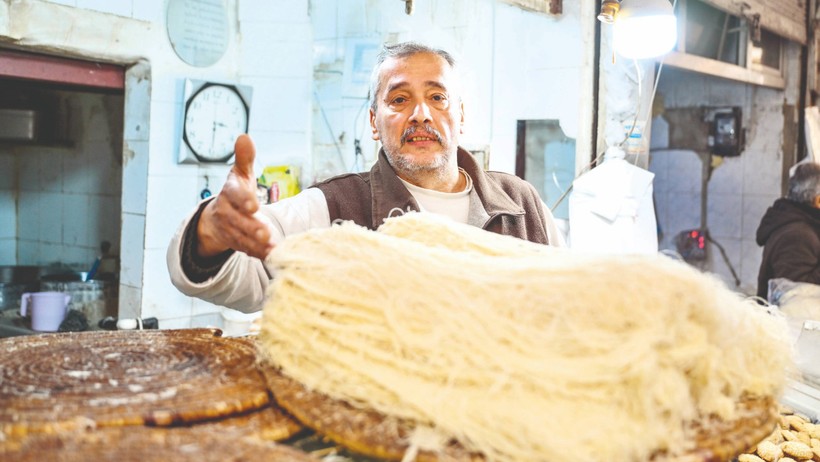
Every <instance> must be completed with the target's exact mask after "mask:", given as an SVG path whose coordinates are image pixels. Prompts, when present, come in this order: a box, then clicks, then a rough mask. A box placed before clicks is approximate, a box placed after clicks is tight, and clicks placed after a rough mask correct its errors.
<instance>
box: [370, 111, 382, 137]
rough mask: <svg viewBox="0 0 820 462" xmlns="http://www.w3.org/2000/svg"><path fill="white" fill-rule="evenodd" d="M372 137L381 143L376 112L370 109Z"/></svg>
mask: <svg viewBox="0 0 820 462" xmlns="http://www.w3.org/2000/svg"><path fill="white" fill-rule="evenodd" d="M370 137H371V138H373V139H374V140H376V141H379V139H380V138H379V130H378V129H377V128H376V112H375V111H373V109H372V108H371V109H370Z"/></svg>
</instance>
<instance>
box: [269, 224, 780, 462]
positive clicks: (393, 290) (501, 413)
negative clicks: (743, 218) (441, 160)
mask: <svg viewBox="0 0 820 462" xmlns="http://www.w3.org/2000/svg"><path fill="white" fill-rule="evenodd" d="M268 263H270V264H272V265H274V266H275V267H276V268H277V270H276V277H275V279H274V282H273V283H272V285H271V287H270V289H269V293H268V301H267V302H266V306H265V308H264V315H263V320H262V326H261V332H260V336H259V337H260V342H261V348H262V351H263V354H264V356H265V358H266V360H268V361H270V362H272V363H273V364H275V365H276V366H279V367H281V369H282V372H283V373H284V374H286V375H288V376H290V377H292V378H294V379H295V380H297V381H299V382H301V383H303V384H304V385H305V386H307V387H308V388H311V389H314V390H317V391H319V392H321V393H324V394H326V395H329V396H330V397H332V398H335V399H339V400H344V401H347V402H349V403H351V404H353V405H354V406H356V407H360V408H363V409H375V410H378V411H380V412H382V413H384V414H389V415H393V416H397V417H400V418H405V419H412V420H413V421H416V422H418V423H419V425H420V426H423V427H424V428H427V427H429V428H432V429H434V430H435V431H436V432H438V433H439V434H440V435H441V436H442V439H443V440H446V439H447V438H450V437H454V438H456V439H458V440H459V441H460V442H461V443H462V444H463V445H465V446H466V447H467V448H468V449H470V450H473V451H478V452H481V453H483V454H484V455H485V456H486V457H487V459H488V460H490V461H523V460H529V461H552V462H556V461H557V462H560V461H570V460H573V461H574V460H586V461H614V460H618V461H641V460H647V459H648V458H649V457H650V456H651V455H652V454H654V453H656V452H657V451H664V450H665V451H670V452H671V453H679V452H681V451H685V450H686V449H688V446H687V445H688V444H691V443H688V441H690V439H689V438H688V437H689V436H690V435H687V434H686V430H685V425H682V424H683V423H684V422H688V421H692V420H694V419H697V418H698V417H699V416H702V415H708V414H711V413H715V414H717V415H720V416H721V417H723V418H725V419H732V418H733V417H734V416H735V413H736V410H737V409H736V403H737V402H738V400H739V398H740V397H741V396H742V395H753V396H755V395H756V396H777V395H778V394H779V392H780V391H781V389H782V387H783V384H784V381H785V370H786V369H787V368H788V367H789V365H790V364H791V359H790V358H791V352H790V348H789V344H788V341H787V340H786V339H787V334H786V327H785V323H784V322H783V320H782V319H780V318H777V317H774V316H771V315H769V314H767V313H766V312H765V311H763V310H762V309H761V308H759V307H758V305H757V304H755V303H754V302H751V301H745V300H743V299H742V298H741V297H740V296H739V295H737V294H735V293H734V292H732V291H730V290H728V289H727V288H726V287H725V286H724V285H723V283H722V282H721V281H719V280H718V279H716V278H715V277H712V276H709V275H706V274H702V273H700V272H699V271H697V270H695V269H693V268H691V267H690V266H688V265H686V264H684V263H681V262H678V261H675V260H672V259H670V258H668V257H665V256H660V255H659V256H613V255H590V254H583V253H578V252H575V251H571V250H568V249H556V248H551V247H546V246H540V245H536V244H531V243H528V242H525V241H522V240H519V239H515V238H511V237H506V236H500V235H496V234H493V233H489V232H485V231H482V230H479V229H477V228H473V227H470V226H467V225H461V224H456V223H454V222H450V221H446V220H445V219H441V218H438V217H436V216H431V215H427V214H422V213H415V214H407V215H404V216H402V217H398V218H391V219H389V220H387V221H386V223H385V224H384V225H383V226H382V227H381V228H380V229H379V231H377V232H374V231H368V230H366V229H364V228H361V227H359V226H356V225H354V224H351V223H344V224H341V225H334V226H332V227H330V228H326V229H317V230H311V231H308V232H306V233H303V234H299V235H295V236H292V237H288V238H287V239H286V240H285V241H284V242H283V243H281V244H280V245H278V246H277V247H276V249H275V250H274V252H273V253H272V254H271V256H270V257H269V261H268ZM428 449H429V448H428ZM689 449H691V448H689ZM579 457H580V459H579Z"/></svg>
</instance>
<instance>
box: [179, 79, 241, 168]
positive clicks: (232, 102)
mask: <svg viewBox="0 0 820 462" xmlns="http://www.w3.org/2000/svg"><path fill="white" fill-rule="evenodd" d="M247 130H248V106H247V105H246V104H245V101H244V100H243V99H242V96H240V94H239V92H238V91H237V89H236V88H234V87H232V86H229V85H220V84H205V85H204V86H202V88H200V89H199V91H197V92H196V93H194V95H193V96H191V98H190V99H189V100H188V102H187V103H186V106H185V125H184V128H183V139H184V140H185V143H186V144H187V145H188V147H189V148H190V149H191V151H192V152H193V153H194V155H195V156H196V157H197V159H199V160H200V161H203V162H225V161H227V160H228V159H230V158H231V156H233V151H234V142H235V141H236V138H237V137H238V136H239V135H240V134H242V133H245V132H247Z"/></svg>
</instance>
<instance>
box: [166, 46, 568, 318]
mask: <svg viewBox="0 0 820 462" xmlns="http://www.w3.org/2000/svg"><path fill="white" fill-rule="evenodd" d="M370 94H371V95H372V100H371V108H370V126H371V129H372V137H373V139H374V140H378V141H380V142H381V144H382V149H381V150H380V152H379V158H378V160H377V162H376V164H375V165H374V166H373V168H372V169H371V170H370V172H365V173H355V174H345V175H340V176H337V177H334V178H331V179H329V180H326V181H324V182H321V183H319V184H317V185H314V186H313V187H311V188H308V189H306V190H305V191H303V192H302V193H300V194H298V195H296V196H294V197H292V198H288V199H285V200H283V201H281V202H277V203H274V204H270V205H265V206H262V207H261V208H260V207H259V205H258V202H257V200H256V178H255V176H254V174H253V169H252V165H253V160H254V156H255V151H254V147H253V143H252V141H251V139H250V138H249V137H248V136H247V135H242V136H240V137H239V139H238V140H237V141H236V163H235V164H234V166H233V168H232V169H231V172H230V173H229V175H228V179H227V181H226V182H225V185H224V187H223V189H222V191H221V192H220V193H219V194H218V195H217V197H216V198H215V199H213V200H210V201H207V202H203V203H202V204H200V207H199V208H198V210H197V211H196V213H194V215H193V216H192V217H191V218H190V219H189V220H186V221H185V222H184V223H183V225H182V227H181V228H180V231H179V232H178V233H177V235H176V236H175V237H174V238H173V240H172V241H171V245H170V246H169V249H168V267H169V271H170V273H171V279H172V281H173V283H174V285H176V286H177V288H179V289H180V291H182V292H183V293H185V294H187V295H190V296H195V297H199V298H203V299H205V300H208V301H211V302H213V303H216V304H219V305H224V306H229V307H231V308H235V309H239V310H242V311H253V310H257V309H259V308H260V305H261V303H262V302H263V301H264V295H265V288H266V287H267V284H268V282H269V281H270V279H271V277H272V276H271V274H270V271H268V270H267V269H266V267H265V265H264V264H263V261H264V258H265V256H266V255H267V254H268V253H269V252H270V251H271V250H272V249H273V247H274V246H275V245H276V243H277V242H279V241H281V240H282V239H284V237H285V236H287V235H289V234H293V233H298V232H302V231H305V230H307V229H310V228H313V227H327V226H330V224H331V223H332V222H334V221H336V220H340V219H341V220H352V221H354V222H355V223H357V224H359V225H361V226H365V227H367V228H369V229H376V228H378V226H379V225H381V223H382V222H383V221H384V219H385V218H387V217H389V216H392V215H396V214H397V213H399V214H400V213H404V212H406V211H418V210H424V211H429V212H433V213H439V214H443V215H446V216H449V217H450V218H452V219H454V220H457V221H460V222H464V223H469V224H472V225H475V226H478V227H481V228H484V229H487V230H489V231H493V232H497V233H502V234H507V235H512V236H516V237H519V238H522V239H527V240H530V241H533V242H539V243H543V244H552V245H563V237H562V236H561V234H560V232H559V231H558V229H557V227H556V225H555V223H554V220H553V217H552V214H551V213H550V211H549V209H548V208H546V206H544V203H543V202H542V201H541V199H540V198H539V196H538V193H537V191H536V190H535V188H533V187H532V186H531V185H530V184H529V183H526V182H525V181H523V180H521V179H519V178H517V177H515V176H513V175H509V174H505V173H498V172H492V173H488V172H484V171H483V170H482V169H481V167H479V165H478V164H477V163H476V162H475V160H473V158H472V156H471V155H470V153H469V152H467V151H465V150H464V149H461V148H459V146H458V140H459V135H460V134H461V133H462V126H463V123H464V106H463V104H462V101H461V96H460V87H459V79H458V76H457V74H456V65H455V61H454V60H453V58H452V57H451V56H450V55H449V54H448V53H447V52H445V51H442V50H437V49H433V48H429V47H426V46H423V45H420V44H417V43H402V44H398V45H393V46H386V47H385V48H384V50H383V51H382V53H381V54H380V55H379V58H378V60H377V64H376V67H375V69H374V71H373V75H372V78H371V92H370Z"/></svg>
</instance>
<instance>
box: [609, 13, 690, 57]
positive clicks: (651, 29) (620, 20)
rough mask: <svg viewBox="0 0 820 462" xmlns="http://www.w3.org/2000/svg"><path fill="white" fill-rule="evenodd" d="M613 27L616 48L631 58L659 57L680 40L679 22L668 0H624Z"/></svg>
mask: <svg viewBox="0 0 820 462" xmlns="http://www.w3.org/2000/svg"><path fill="white" fill-rule="evenodd" d="M613 28H614V30H613V41H614V46H615V51H616V52H617V53H618V54H619V55H621V56H623V57H624V58H629V59H645V58H654V57H657V56H660V55H662V54H664V53H667V52H669V51H670V50H672V48H674V47H675V43H676V42H677V40H678V23H677V20H676V18H675V12H674V11H673V9H672V5H671V4H670V3H669V0H622V1H621V10H620V12H619V13H618V16H617V18H616V20H615V24H614V25H613Z"/></svg>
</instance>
